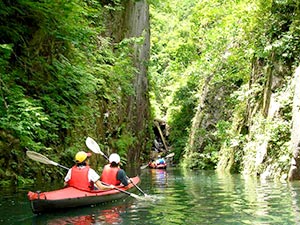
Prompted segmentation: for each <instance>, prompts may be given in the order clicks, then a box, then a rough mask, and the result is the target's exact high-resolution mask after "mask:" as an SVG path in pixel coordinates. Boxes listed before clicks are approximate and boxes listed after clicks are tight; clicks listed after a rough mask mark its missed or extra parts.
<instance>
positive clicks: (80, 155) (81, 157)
mask: <svg viewBox="0 0 300 225" xmlns="http://www.w3.org/2000/svg"><path fill="white" fill-rule="evenodd" d="M89 156H90V154H89V153H86V152H84V151H80V152H77V154H76V155H75V161H76V162H77V163H82V162H83V161H84V160H86V158H87V157H89Z"/></svg>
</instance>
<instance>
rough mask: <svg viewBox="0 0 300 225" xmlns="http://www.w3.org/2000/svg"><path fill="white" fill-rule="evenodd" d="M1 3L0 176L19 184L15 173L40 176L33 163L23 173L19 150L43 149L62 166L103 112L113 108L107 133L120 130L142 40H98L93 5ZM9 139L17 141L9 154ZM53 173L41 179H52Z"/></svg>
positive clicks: (74, 0) (99, 25) (99, 12)
mask: <svg viewBox="0 0 300 225" xmlns="http://www.w3.org/2000/svg"><path fill="white" fill-rule="evenodd" d="M112 3H113V4H111V5H110V9H116V10H119V9H120V8H121V2H120V1H117V0H116V1H113V2H112ZM0 6H1V7H0V24H1V25H0V26H1V30H2V31H3V32H1V33H0V75H1V76H0V95H1V98H0V115H1V118H0V131H1V136H0V138H1V141H2V140H4V141H3V142H0V144H1V147H3V148H4V149H5V150H4V151H5V152H6V153H7V154H5V152H3V153H2V154H3V155H5V159H6V160H5V161H4V162H1V165H3V166H5V167H6V168H10V169H9V171H10V172H9V173H7V172H5V171H3V173H2V172H1V171H0V177H1V178H2V179H15V180H19V181H20V182H23V181H24V182H25V181H26V179H25V178H22V177H21V175H20V174H22V175H24V176H25V175H26V176H29V177H30V176H31V177H34V176H36V175H37V173H38V174H41V173H40V172H39V168H37V167H35V166H34V165H35V163H32V165H31V164H30V166H31V168H32V169H28V168H27V167H25V168H22V165H24V164H23V163H21V159H22V158H24V152H25V149H29V150H35V151H43V153H45V151H47V152H48V154H49V155H52V157H53V156H54V158H53V159H54V160H55V161H57V162H60V161H62V162H63V163H64V164H67V163H69V162H70V160H72V158H73V155H74V153H75V152H76V151H77V150H78V148H82V147H83V145H84V144H83V143H84V142H83V140H81V138H79V137H80V136H82V135H83V132H85V131H86V130H91V129H93V130H94V129H95V121H96V120H97V119H98V118H101V119H103V118H104V115H103V114H101V113H102V112H104V113H105V112H106V110H107V111H108V109H109V110H111V114H110V115H111V116H110V117H109V119H108V121H107V122H108V123H107V131H108V132H114V131H115V130H117V129H118V128H117V127H118V126H119V121H120V120H121V121H124V119H123V120H122V118H120V114H122V112H125V111H126V109H127V103H126V102H127V99H128V98H130V97H132V96H134V87H132V81H133V77H134V75H135V72H136V70H135V69H134V65H133V62H132V58H131V54H132V45H134V44H140V43H141V40H139V39H138V38H133V39H128V40H124V41H123V42H121V43H120V44H114V45H113V44H112V43H111V41H110V39H109V38H105V37H103V36H101V35H100V34H101V33H103V32H104V31H105V27H104V25H103V24H104V16H103V15H104V11H105V8H103V7H102V6H101V4H100V3H99V1H79V0H71V1H63V2H61V1H38V2H37V1H33V0H32V1H31V0H29V1H28V0H26V1H25V0H20V1H15V2H11V1H7V0H4V1H1V3H0ZM96 102H97V103H96ZM99 105H101V106H104V107H103V109H101V107H99ZM106 107H107V108H106ZM99 108H100V110H99ZM124 114H125V113H124ZM126 122H127V123H128V121H125V123H126ZM110 124H113V125H112V126H110ZM105 129H106V128H105ZM84 135H86V134H84ZM120 135H123V134H122V133H120ZM7 137H10V138H11V139H12V140H13V141H15V142H16V144H15V148H16V149H15V153H14V154H13V156H12V154H11V152H10V151H11V148H12V147H10V145H9V143H8V142H9V140H8V138H7ZM108 138H111V140H108V141H107V143H108V142H109V143H111V142H113V141H115V137H114V136H113V135H111V136H110V137H108ZM124 139H125V140H126V141H124V143H127V142H128V140H127V139H128V138H124ZM129 142H130V143H132V140H130V141H129ZM79 143H80V144H79ZM112 144H113V143H112ZM118 145H120V146H121V147H120V148H121V149H122V151H125V147H124V145H123V144H118ZM68 146H70V148H69V150H68V151H66V152H63V153H59V152H60V151H64V149H65V147H68ZM57 153H59V154H57ZM125 153H126V152H124V154H125ZM9 159H11V160H9ZM6 162H7V164H5V163H6ZM16 163H17V164H16ZM26 163H27V162H26ZM26 165H27V164H26ZM43 167H44V166H42V168H43ZM54 170H57V168H51V169H47V172H43V174H41V176H43V177H44V178H45V179H52V178H51V173H52V172H53V171H54ZM61 175H62V174H61Z"/></svg>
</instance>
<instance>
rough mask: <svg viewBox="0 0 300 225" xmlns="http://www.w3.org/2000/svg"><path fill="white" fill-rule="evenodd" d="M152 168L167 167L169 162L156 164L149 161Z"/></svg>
mask: <svg viewBox="0 0 300 225" xmlns="http://www.w3.org/2000/svg"><path fill="white" fill-rule="evenodd" d="M148 166H149V168H150V169H167V163H163V164H158V165H156V164H154V163H151V162H150V163H149V164H148Z"/></svg>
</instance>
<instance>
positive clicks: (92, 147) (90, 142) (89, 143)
mask: <svg viewBox="0 0 300 225" xmlns="http://www.w3.org/2000/svg"><path fill="white" fill-rule="evenodd" d="M85 144H86V146H87V147H88V148H89V149H90V150H91V151H92V152H94V153H96V154H101V155H102V156H103V157H104V158H105V159H106V160H108V157H107V156H106V155H105V154H104V153H103V152H102V151H101V149H100V146H99V145H98V144H97V142H96V141H95V140H94V139H93V138H90V137H87V138H86V140H85ZM127 179H129V180H130V182H131V183H132V184H133V185H134V186H135V187H136V188H137V189H138V190H139V191H140V192H141V193H142V194H143V195H145V196H146V195H147V194H146V193H145V192H144V191H143V190H142V189H141V188H140V187H139V186H137V185H136V184H135V183H133V182H132V180H131V179H130V178H129V177H127Z"/></svg>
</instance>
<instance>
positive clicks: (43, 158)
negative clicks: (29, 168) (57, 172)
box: [26, 151, 57, 166]
mask: <svg viewBox="0 0 300 225" xmlns="http://www.w3.org/2000/svg"><path fill="white" fill-rule="evenodd" d="M26 155H27V156H28V158H30V159H32V160H34V161H37V162H40V163H44V164H51V165H54V166H57V163H55V162H53V161H51V160H50V159H48V158H47V157H46V156H44V155H42V154H40V153H37V152H33V151H26Z"/></svg>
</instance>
